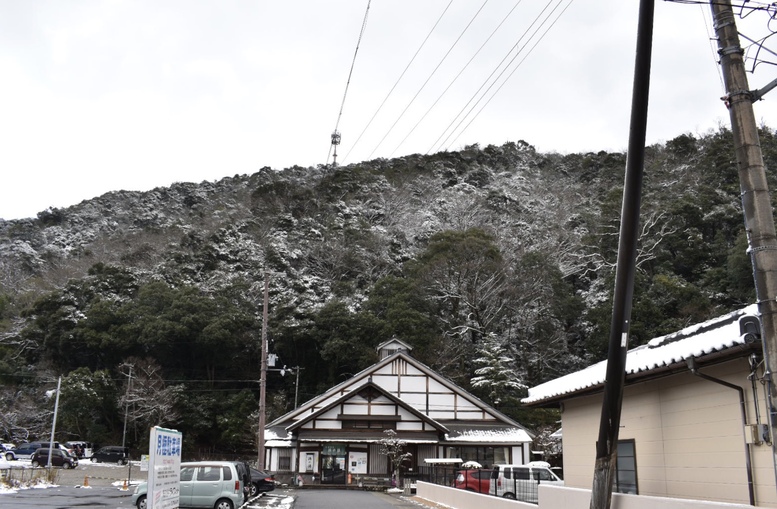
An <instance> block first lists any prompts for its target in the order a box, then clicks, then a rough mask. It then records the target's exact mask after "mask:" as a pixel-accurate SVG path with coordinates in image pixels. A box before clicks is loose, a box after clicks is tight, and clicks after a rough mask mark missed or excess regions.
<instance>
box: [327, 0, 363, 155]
mask: <svg viewBox="0 0 777 509" xmlns="http://www.w3.org/2000/svg"><path fill="white" fill-rule="evenodd" d="M371 1H372V0H367V10H366V11H365V12H364V20H363V21H362V28H361V30H360V31H359V39H358V40H357V41H356V50H355V51H354V52H353V61H352V62H351V70H350V71H348V80H347V81H346V82H345V92H343V101H342V102H341V103H340V113H338V114H337V122H335V130H334V131H333V132H335V133H336V132H337V128H338V127H339V126H340V118H342V116H343V108H344V107H345V97H346V96H347V95H348V86H349V85H350V84H351V76H352V75H353V68H354V66H355V65H356V55H357V54H358V53H359V45H360V44H361V42H362V36H363V35H364V29H365V28H366V27H367V15H368V14H369V13H370V2H371ZM331 155H332V144H330V145H329V154H327V156H326V164H329V156H331Z"/></svg>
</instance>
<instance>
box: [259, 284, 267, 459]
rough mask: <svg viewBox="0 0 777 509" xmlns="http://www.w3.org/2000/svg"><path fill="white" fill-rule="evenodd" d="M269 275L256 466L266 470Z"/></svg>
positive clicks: (263, 336) (265, 305) (263, 317)
mask: <svg viewBox="0 0 777 509" xmlns="http://www.w3.org/2000/svg"><path fill="white" fill-rule="evenodd" d="M269 286H270V284H269V276H268V275H267V272H265V273H264V306H263V310H262V348H261V354H260V355H261V357H262V365H261V372H260V374H259V432H258V434H257V442H258V444H257V445H258V447H257V449H258V450H259V453H258V458H257V461H256V468H258V469H259V470H264V425H265V421H266V419H267V418H266V415H265V414H266V413H267V406H266V400H267V320H268V316H269V312H268V311H267V307H268V306H269V302H270V296H269Z"/></svg>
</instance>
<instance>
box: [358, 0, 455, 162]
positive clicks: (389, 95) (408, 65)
mask: <svg viewBox="0 0 777 509" xmlns="http://www.w3.org/2000/svg"><path fill="white" fill-rule="evenodd" d="M452 3H453V0H450V1H449V2H448V5H446V6H445V9H443V11H442V14H440V16H439V17H438V18H437V21H436V22H435V23H434V26H433V27H432V29H431V30H429V33H428V34H426V38H425V39H424V40H423V42H422V43H421V45H420V46H419V47H418V49H417V50H416V51H415V54H414V55H413V58H411V59H410V62H408V63H407V66H405V70H404V71H402V74H400V75H399V78H397V81H396V82H395V83H394V86H393V87H391V90H389V92H388V94H386V97H385V98H384V99H383V102H382V103H380V106H378V109H377V110H375V113H373V114H372V118H370V121H369V122H367V125H366V126H364V129H362V132H361V133H359V137H358V138H356V141H355V142H354V143H353V145H352V146H351V148H350V150H348V152H347V153H346V154H345V157H343V162H345V160H346V159H348V156H349V155H351V152H353V149H354V148H356V145H357V144H358V143H359V140H361V139H362V136H364V133H365V132H366V131H367V129H368V128H369V127H370V125H371V124H372V121H373V120H375V117H376V116H377V115H378V113H379V112H380V110H381V109H382V108H383V105H384V104H386V101H388V98H389V97H391V94H392V92H394V89H395V88H397V85H398V84H399V82H400V81H401V80H402V78H403V77H404V76H405V73H406V72H407V70H408V69H409V68H410V66H411V65H412V64H413V62H414V61H415V58H416V57H417V56H418V54H419V53H420V52H421V49H423V47H424V46H425V45H426V41H428V40H429V37H431V36H432V33H433V32H434V30H435V29H436V28H437V25H439V24H440V20H442V17H443V16H445V13H446V12H448V8H449V7H450V6H451V4H452Z"/></svg>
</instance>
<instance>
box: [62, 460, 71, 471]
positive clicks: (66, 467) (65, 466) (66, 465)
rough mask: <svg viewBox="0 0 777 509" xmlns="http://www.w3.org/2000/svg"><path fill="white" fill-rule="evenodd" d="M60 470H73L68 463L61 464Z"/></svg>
mask: <svg viewBox="0 0 777 509" xmlns="http://www.w3.org/2000/svg"><path fill="white" fill-rule="evenodd" d="M62 468H64V469H65V470H67V469H69V468H73V465H71V464H70V463H69V462H67V461H66V462H64V463H62Z"/></svg>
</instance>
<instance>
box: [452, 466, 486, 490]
mask: <svg viewBox="0 0 777 509" xmlns="http://www.w3.org/2000/svg"><path fill="white" fill-rule="evenodd" d="M491 472H493V470H491V469H477V470H459V471H458V472H456V479H455V480H454V481H453V487H454V488H459V489H462V490H467V491H474V492H477V493H490V489H491Z"/></svg>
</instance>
